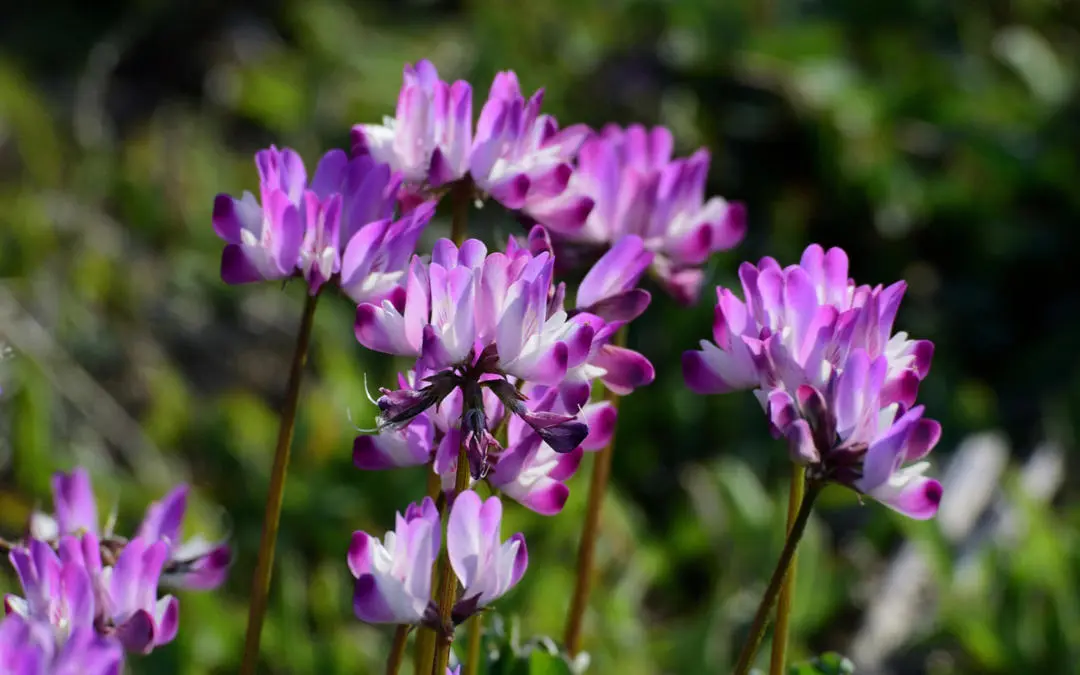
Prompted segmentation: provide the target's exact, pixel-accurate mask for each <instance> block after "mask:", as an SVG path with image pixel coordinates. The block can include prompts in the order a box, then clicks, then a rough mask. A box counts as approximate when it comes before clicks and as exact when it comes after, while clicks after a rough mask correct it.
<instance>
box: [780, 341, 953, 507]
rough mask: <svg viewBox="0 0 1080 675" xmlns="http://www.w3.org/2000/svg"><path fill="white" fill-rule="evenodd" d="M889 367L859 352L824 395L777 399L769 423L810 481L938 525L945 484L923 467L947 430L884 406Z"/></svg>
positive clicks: (919, 414)
mask: <svg viewBox="0 0 1080 675" xmlns="http://www.w3.org/2000/svg"><path fill="white" fill-rule="evenodd" d="M888 367H889V364H888V358H887V357H886V356H884V355H881V356H878V357H877V358H874V359H871V358H870V356H869V355H868V354H867V352H866V351H865V350H864V349H862V348H858V349H855V350H853V351H852V352H851V353H850V354H849V355H848V357H847V359H846V360H845V362H844V363H843V364H842V365H841V367H840V368H838V369H834V370H832V372H831V373H830V375H829V379H828V381H827V382H826V384H825V386H824V387H823V388H822V389H818V388H815V387H813V386H811V385H808V384H804V385H800V386H799V387H798V388H797V389H796V391H795V395H794V397H793V396H792V395H791V394H789V393H788V392H787V391H785V390H783V389H774V390H773V391H771V392H770V393H769V396H768V408H769V417H770V421H771V423H772V424H773V426H774V427H775V428H776V429H777V430H778V431H779V432H780V433H781V434H782V435H783V436H784V437H786V438H787V440H788V442H789V444H790V447H791V454H792V457H793V458H794V459H795V460H796V461H798V462H800V463H804V464H806V465H807V466H808V467H809V468H808V471H809V476H810V478H811V479H812V480H814V479H817V480H827V481H833V482H837V483H841V484H843V485H847V486H848V487H850V488H852V489H854V490H856V491H858V492H860V493H862V494H866V495H868V496H870V497H873V498H874V499H876V500H877V501H879V502H881V503H883V504H885V505H886V506H888V507H889V508H891V509H894V510H895V511H898V512H900V513H902V514H904V515H906V516H909V517H911V518H917V519H920V520H922V519H927V518H932V517H933V516H934V515H935V514H936V513H937V509H938V504H939V503H940V501H941V483H939V482H938V481H936V480H934V479H932V478H927V477H925V476H924V475H923V474H924V473H925V472H926V469H927V468H929V466H930V465H929V463H928V462H924V461H921V460H922V458H923V457H925V456H926V455H927V454H928V453H929V452H930V451H931V450H932V449H933V448H934V446H935V445H936V444H937V442H938V439H939V438H940V437H941V425H940V424H938V423H937V422H936V421H934V420H930V419H925V418H923V406H921V405H920V406H915V407H914V408H911V409H910V410H906V409H905V407H904V406H903V404H901V403H899V402H896V401H893V402H888V397H885V398H884V399H883V396H882V388H883V386H884V384H885V378H886V375H887V372H888ZM905 465H906V466H905Z"/></svg>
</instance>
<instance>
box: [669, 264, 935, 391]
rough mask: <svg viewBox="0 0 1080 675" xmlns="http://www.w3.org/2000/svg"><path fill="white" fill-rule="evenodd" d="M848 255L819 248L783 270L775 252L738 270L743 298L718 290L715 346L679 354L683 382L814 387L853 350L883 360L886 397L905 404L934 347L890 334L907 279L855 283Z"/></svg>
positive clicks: (721, 387)
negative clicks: (849, 272) (881, 283)
mask: <svg viewBox="0 0 1080 675" xmlns="http://www.w3.org/2000/svg"><path fill="white" fill-rule="evenodd" d="M847 270H848V261H847V255H846V254H845V253H844V252H843V251H842V250H841V249H839V248H833V249H830V250H829V251H828V252H827V253H826V252H825V251H823V250H822V248H821V247H820V246H818V245H816V244H814V245H812V246H809V247H808V248H807V249H806V251H805V252H804V253H803V257H802V261H801V263H800V264H799V265H791V266H789V267H787V268H784V269H781V267H780V265H779V264H778V263H777V262H776V261H775V260H773V259H772V258H764V259H762V261H761V262H760V263H759V265H758V266H757V267H755V266H753V265H751V264H749V263H743V264H742V266H740V268H739V278H740V280H741V281H742V286H743V294H744V297H745V298H746V302H745V303H744V302H743V301H741V300H739V299H738V298H737V297H736V296H735V294H734V293H732V292H731V291H729V290H728V289H725V288H717V305H716V318H715V321H714V323H713V338H714V340H715V343H709V342H707V341H704V340H703V341H702V342H701V350H700V351H695V352H686V353H685V354H683V373H684V375H685V377H686V382H687V385H688V386H689V387H690V388H691V389H693V390H694V391H696V392H698V393H702V394H710V393H724V392H727V391H733V390H738V389H751V388H754V387H760V388H762V389H766V390H767V389H771V388H773V387H775V386H777V383H780V384H782V385H783V386H784V387H785V389H786V390H787V391H788V392H789V393H791V392H794V390H795V388H797V387H798V386H799V385H801V384H811V385H814V386H821V385H823V384H824V382H825V381H826V380H827V378H828V377H829V374H830V373H831V372H832V370H834V369H835V368H836V367H838V366H839V364H841V363H843V361H844V360H845V358H846V356H847V354H848V353H849V352H850V351H851V350H852V349H856V348H862V349H865V350H866V351H867V353H868V354H869V356H870V358H876V357H877V356H879V355H882V354H884V355H886V356H887V357H888V364H889V365H888V372H887V377H886V380H885V385H884V388H883V391H884V392H885V394H884V395H885V396H886V398H887V399H889V401H890V402H891V401H899V402H902V403H904V404H905V405H907V406H909V407H910V406H911V404H912V403H913V401H914V399H915V395H916V393H917V391H918V385H919V382H920V381H921V380H922V379H923V378H924V377H925V376H926V374H927V373H928V372H929V370H930V360H931V357H932V356H933V350H934V347H933V344H932V343H931V342H929V341H927V340H910V339H909V338H908V336H907V334H906V333H903V332H901V333H896V334H895V335H891V336H890V334H891V332H892V327H893V321H894V320H895V318H896V312H897V310H898V309H899V306H900V300H901V298H902V297H903V294H904V290H905V284H904V282H902V281H899V282H896V283H895V284H892V285H891V286H889V287H887V288H883V287H881V286H877V287H874V288H871V287H870V286H856V284H855V281H854V280H852V279H849V278H848V276H847Z"/></svg>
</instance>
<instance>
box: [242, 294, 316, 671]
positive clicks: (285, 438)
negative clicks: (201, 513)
mask: <svg viewBox="0 0 1080 675" xmlns="http://www.w3.org/2000/svg"><path fill="white" fill-rule="evenodd" d="M317 301H318V295H308V297H307V301H306V302H305V303H304V314H303V317H302V318H301V319H300V329H299V331H298V332H297V336H296V348H295V350H294V351H293V358H292V366H291V367H290V368H289V381H288V384H287V385H286V387H285V404H284V405H283V406H282V409H281V425H280V426H279V427H278V438H277V447H276V448H275V449H274V466H273V468H272V469H271V471H270V489H269V492H268V493H267V495H266V514H265V515H264V516H263V530H262V539H261V540H260V541H259V557H258V562H257V563H256V565H255V577H254V580H253V581H252V585H251V604H250V605H249V607H248V623H247V636H246V637H245V638H244V660H243V662H242V663H241V666H240V673H241V675H254V673H255V666H256V664H258V661H259V640H260V639H261V637H262V626H263V619H264V618H265V616H266V604H267V599H268V598H269V595H270V577H271V575H272V574H273V569H274V546H275V545H276V544H277V534H278V526H279V525H280V524H281V500H282V497H283V496H284V494H285V476H286V473H287V472H288V468H289V451H290V450H291V448H292V438H293V429H294V428H295V426H296V408H297V403H298V402H299V400H300V382H301V380H302V379H303V376H304V364H305V363H306V362H307V353H308V345H309V344H310V342H311V327H312V326H313V325H314V322H315V305H316V302H317Z"/></svg>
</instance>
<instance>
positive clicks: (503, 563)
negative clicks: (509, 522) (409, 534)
mask: <svg viewBox="0 0 1080 675" xmlns="http://www.w3.org/2000/svg"><path fill="white" fill-rule="evenodd" d="M501 529H502V502H501V501H499V498H498V497H489V498H488V499H487V500H486V501H485V500H481V499H480V495H478V494H476V493H475V492H473V491H472V490H466V491H465V492H462V493H461V494H459V495H458V496H457V497H456V498H455V499H454V505H453V507H451V509H450V519H449V521H448V523H447V526H446V550H447V553H448V554H449V558H450V565H451V567H453V568H454V573H455V574H456V575H457V577H458V579H459V580H460V581H461V585H462V586H463V587H464V590H463V591H462V593H461V597H460V599H459V600H458V602H457V603H456V604H455V606H454V610H453V617H454V621H455V622H456V623H460V622H461V621H463V620H465V619H467V618H468V617H469V616H470V615H472V614H474V613H475V612H476V611H477V610H478V609H480V608H481V607H486V606H487V605H489V604H491V603H492V602H494V601H495V600H498V599H499V598H501V597H502V596H503V595H505V594H506V593H507V591H509V590H510V589H511V588H513V587H514V586H516V585H517V583H518V582H519V581H521V577H522V576H524V575H525V569H526V568H527V567H528V565H529V553H528V550H527V549H526V547H525V535H523V534H521V533H520V532H518V533H517V534H515V535H513V536H512V537H510V538H509V539H508V540H506V541H505V542H504V541H502V536H501V533H500V532H501Z"/></svg>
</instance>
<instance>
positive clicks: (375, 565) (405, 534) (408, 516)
mask: <svg viewBox="0 0 1080 675" xmlns="http://www.w3.org/2000/svg"><path fill="white" fill-rule="evenodd" d="M440 527H441V523H440V522H439V511H438V509H436V508H435V502H433V501H432V500H431V498H430V497H428V498H425V499H424V501H423V502H421V503H420V504H410V505H409V508H407V509H406V510H405V514H404V515H402V514H398V515H397V522H396V526H395V528H394V530H393V531H391V532H387V533H386V536H385V537H384V538H383V540H382V541H379V540H378V539H376V538H375V537H372V536H371V535H369V534H367V533H365V532H355V533H353V536H352V543H351V544H350V545H349V553H348V563H349V570H350V571H352V574H353V577H354V578H355V579H356V589H355V592H354V594H353V611H354V612H355V613H356V616H357V618H359V619H360V620H361V621H367V622H368V623H399V624H416V623H421V622H423V621H429V622H430V621H433V620H434V619H435V618H436V617H437V616H438V613H437V611H436V608H435V607H434V603H432V601H431V566H432V565H433V564H434V563H435V560H436V559H437V558H438V556H439V542H440V536H441V535H440Z"/></svg>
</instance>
